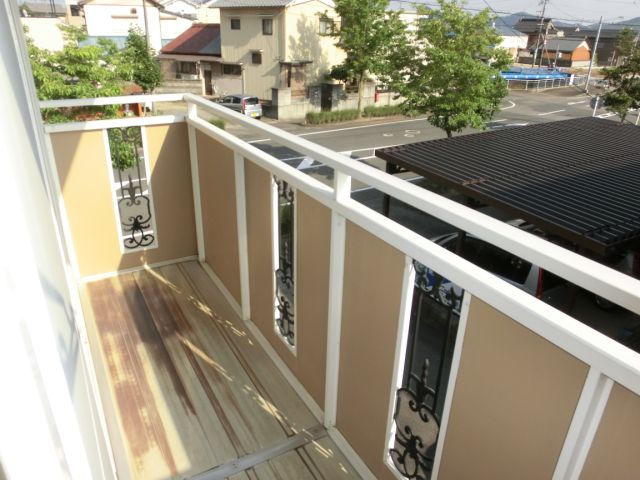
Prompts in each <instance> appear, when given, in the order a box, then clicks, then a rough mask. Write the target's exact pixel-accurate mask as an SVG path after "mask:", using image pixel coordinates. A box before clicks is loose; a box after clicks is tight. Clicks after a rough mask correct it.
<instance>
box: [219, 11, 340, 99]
mask: <svg viewBox="0 0 640 480" xmlns="http://www.w3.org/2000/svg"><path fill="white" fill-rule="evenodd" d="M210 6H211V8H219V9H220V36H221V39H222V61H223V63H224V66H223V68H226V69H227V71H228V72H227V73H229V72H230V71H231V70H235V72H236V73H237V74H238V75H241V77H242V79H243V84H244V85H243V87H244V93H247V94H252V95H255V96H257V97H259V98H261V99H268V100H273V101H274V103H276V104H280V105H281V104H283V103H284V104H287V103H290V102H291V101H292V100H291V99H293V100H297V99H303V98H305V97H307V96H308V91H307V89H308V87H309V86H311V85H314V84H318V83H319V82H321V81H322V79H323V76H324V74H325V73H326V72H327V71H328V70H329V69H330V68H331V67H332V66H333V65H336V64H338V63H340V62H342V60H343V58H344V54H343V53H342V51H341V50H339V49H338V48H337V47H336V46H335V39H334V38H333V37H331V36H330V34H331V32H332V31H333V29H334V25H335V21H336V20H335V17H336V14H335V10H334V8H333V2H331V1H330V0H311V1H300V0H258V1H252V0H218V1H216V2H213V3H212V4H211V5H210Z"/></svg>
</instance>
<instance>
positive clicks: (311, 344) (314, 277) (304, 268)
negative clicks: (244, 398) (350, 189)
mask: <svg viewBox="0 0 640 480" xmlns="http://www.w3.org/2000/svg"><path fill="white" fill-rule="evenodd" d="M296 207H297V213H296V222H297V227H296V242H297V244H296V246H297V251H296V254H297V259H296V265H295V269H296V270H295V277H296V287H295V288H296V300H295V301H296V333H297V340H296V345H297V349H298V354H297V361H296V367H295V372H296V373H297V376H298V378H299V379H300V381H301V382H302V384H303V385H304V386H305V388H306V389H307V391H308V392H309V393H310V394H311V396H312V397H313V399H314V400H315V401H316V403H317V404H318V405H320V408H323V405H324V384H325V371H326V369H325V367H326V357H327V318H328V315H329V311H328V298H329V257H330V254H331V252H330V250H331V248H330V247H331V211H330V210H329V209H328V208H326V207H325V206H323V205H321V204H320V203H318V202H316V201H315V200H313V199H311V198H310V197H308V196H306V195H304V194H302V193H301V192H299V191H298V192H296Z"/></svg>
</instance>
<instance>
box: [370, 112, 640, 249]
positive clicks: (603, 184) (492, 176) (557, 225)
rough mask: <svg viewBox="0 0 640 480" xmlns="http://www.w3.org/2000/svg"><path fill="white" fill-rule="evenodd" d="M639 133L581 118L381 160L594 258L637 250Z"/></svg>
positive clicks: (394, 151)
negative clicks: (499, 211) (519, 220)
mask: <svg viewBox="0 0 640 480" xmlns="http://www.w3.org/2000/svg"><path fill="white" fill-rule="evenodd" d="M638 145H640V128H638V127H636V126H634V125H631V124H624V125H622V124H620V123H618V122H613V121H610V120H604V119H599V118H591V117H586V118H576V119H572V120H565V121H560V122H551V123H543V124H538V125H530V126H526V127H518V128H510V129H509V128H505V129H502V130H494V131H491V132H485V133H478V134H472V135H462V136H459V137H454V138H449V139H440V140H432V141H427V142H418V143H412V144H409V145H401V146H397V147H390V148H383V149H378V150H376V152H375V153H376V156H378V157H380V158H382V159H384V160H386V161H387V162H389V163H392V164H394V165H397V166H399V167H402V168H406V169H407V170H410V171H412V172H415V173H417V174H418V175H423V176H424V177H426V178H428V179H430V180H432V181H435V182H437V183H440V184H443V185H447V186H450V187H453V188H455V189H457V190H459V191H461V192H462V193H464V194H465V195H467V196H469V197H471V198H474V199H476V200H478V201H481V202H483V203H486V204H489V205H493V206H494V207H497V208H500V209H502V210H504V211H507V212H509V213H511V214H513V215H514V217H516V218H523V219H525V220H528V221H530V222H531V223H533V224H536V225H538V226H540V227H541V228H543V229H545V230H547V231H548V232H549V233H552V234H555V235H558V236H560V237H562V238H564V239H566V240H569V241H571V242H573V243H575V244H577V245H579V246H581V247H584V248H586V249H588V250H591V251H592V252H595V253H600V254H608V253H610V252H612V251H615V250H616V249H623V248H627V247H634V248H638V247H639V246H640V195H638V186H639V185H640V150H639V149H638Z"/></svg>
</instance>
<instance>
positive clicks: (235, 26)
mask: <svg viewBox="0 0 640 480" xmlns="http://www.w3.org/2000/svg"><path fill="white" fill-rule="evenodd" d="M231 30H240V19H239V18H232V19H231Z"/></svg>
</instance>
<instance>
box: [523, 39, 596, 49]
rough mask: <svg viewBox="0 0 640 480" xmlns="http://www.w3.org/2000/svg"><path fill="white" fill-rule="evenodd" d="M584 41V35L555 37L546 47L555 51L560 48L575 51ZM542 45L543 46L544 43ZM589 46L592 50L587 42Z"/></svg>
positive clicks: (548, 41)
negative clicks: (579, 36) (580, 36)
mask: <svg viewBox="0 0 640 480" xmlns="http://www.w3.org/2000/svg"><path fill="white" fill-rule="evenodd" d="M584 41H585V39H584V37H582V38H554V39H550V40H547V45H546V46H545V48H546V49H547V50H549V51H550V52H555V51H556V50H559V51H561V52H573V51H574V50H575V49H576V48H578V47H579V46H580V44H581V43H582V42H584ZM540 47H542V45H541V46H540ZM531 48H535V47H531ZM587 48H588V49H589V50H591V48H590V47H589V45H588V44H587Z"/></svg>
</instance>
